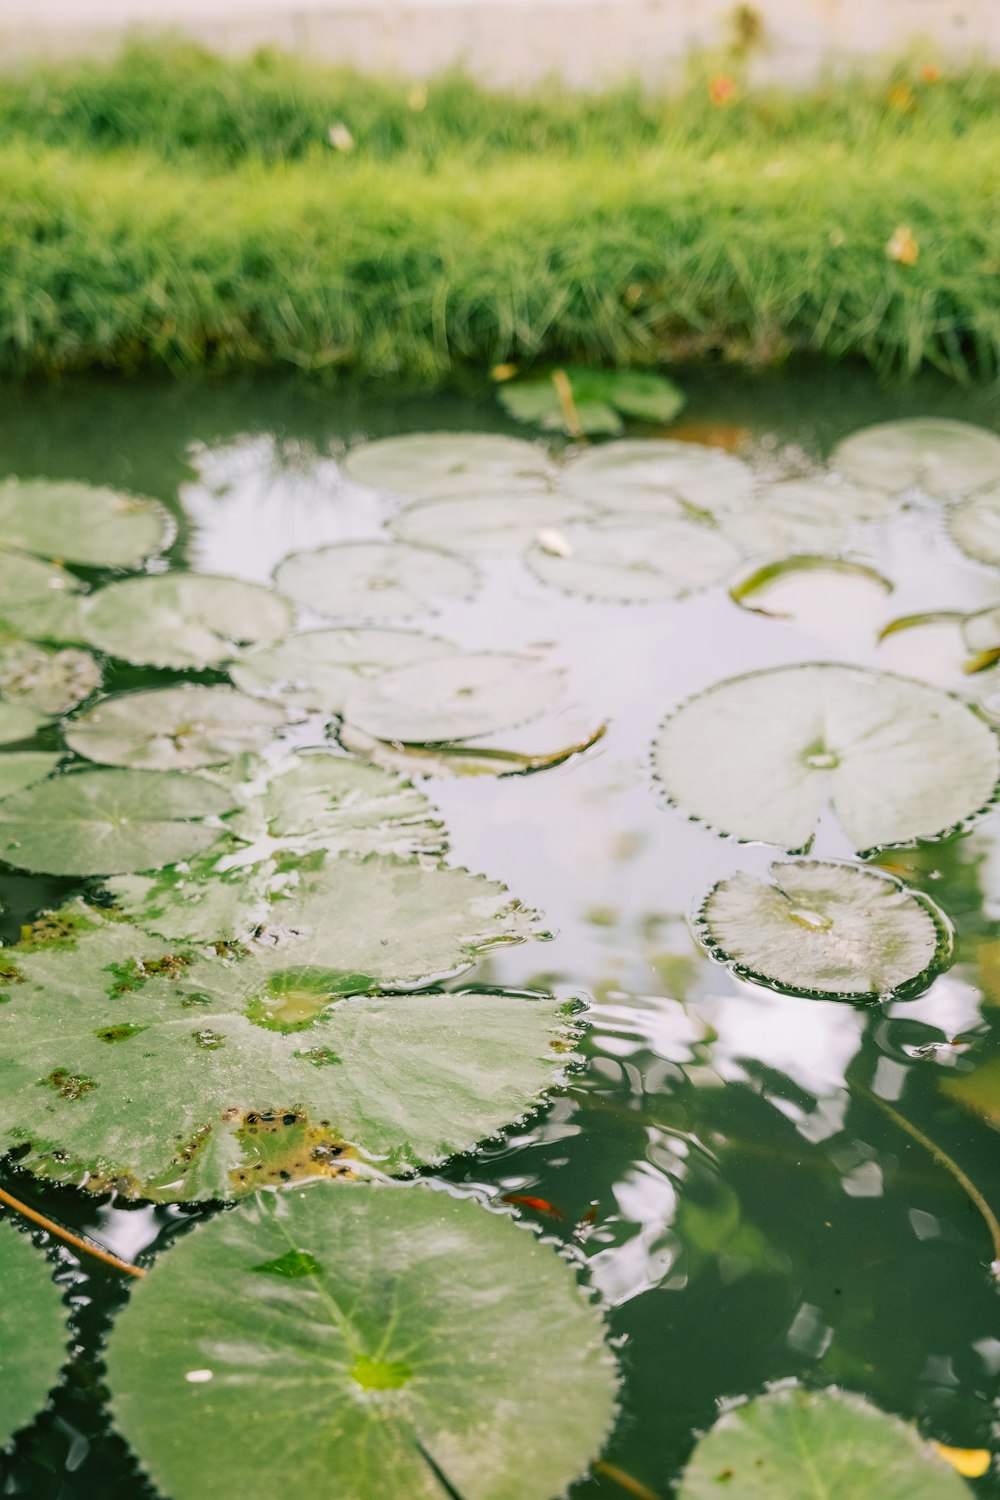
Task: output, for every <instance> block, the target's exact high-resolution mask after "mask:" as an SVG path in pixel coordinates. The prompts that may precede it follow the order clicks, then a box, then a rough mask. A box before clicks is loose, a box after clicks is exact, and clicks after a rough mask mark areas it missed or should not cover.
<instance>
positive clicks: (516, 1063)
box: [0, 859, 577, 1202]
mask: <svg viewBox="0 0 1000 1500" xmlns="http://www.w3.org/2000/svg"><path fill="white" fill-rule="evenodd" d="M332 867H333V871H334V876H333V878H331V879H327V880H326V881H325V882H320V883H319V884H317V885H314V886H313V887H312V888H311V889H310V890H308V891H302V890H300V891H299V893H298V894H297V895H295V896H292V897H291V898H289V899H288V900H287V901H286V902H285V906H286V908H287V910H288V918H287V919H288V920H289V921H290V922H294V921H299V920H302V921H303V922H304V923H307V924H308V929H307V930H306V931H305V932H304V933H303V932H299V931H296V932H289V931H288V930H287V929H280V930H279V929H278V928H276V927H274V928H272V929H270V930H269V933H268V936H267V937H261V938H257V939H252V940H249V941H248V942H247V943H245V944H229V945H218V947H217V946H216V945H211V946H202V947H198V946H196V945H192V944H183V943H175V944H171V945H168V944H167V943H165V942H164V941H163V940H162V939H159V938H156V937H153V936H151V935H149V934H148V933H145V932H142V931H141V930H140V929H138V928H136V927H134V926H132V925H131V924H130V923H128V922H124V921H121V920H117V921H115V920H105V919H104V918H103V917H102V916H101V914H100V913H99V912H97V911H95V910H93V909H91V908H86V907H82V906H77V907H71V908H69V909H68V910H67V911H64V912H62V913H56V914H54V915H52V916H50V917H49V918H48V919H47V921H44V922H42V923H41V924H40V927H41V936H36V935H35V933H34V932H32V933H31V934H30V935H29V937H28V939H27V940H26V941H25V942H23V943H21V944H18V945H16V946H14V947H12V948H9V949H5V950H4V954H5V958H6V961H7V962H8V964H10V965H12V966H14V967H15V968H16V971H17V976H18V977H17V981H16V982H15V983H13V984H11V985H10V986H9V989H8V990H7V992H6V993H7V1000H6V1003H5V1004H3V1005H0V1042H2V1047H0V1149H8V1150H9V1149H12V1148H14V1147H20V1154H19V1161H20V1162H21V1164H22V1165H23V1166H25V1167H27V1168H30V1169H31V1170H32V1171H34V1172H36V1173H38V1174H39V1175H41V1176H44V1177H49V1178H53V1179H57V1180H60V1181H70V1182H74V1183H82V1184H83V1185H85V1186H87V1187H89V1188H90V1189H91V1190H92V1191H95V1192H101V1191H107V1190H108V1189H111V1188H113V1189H114V1190H116V1191H118V1192H120V1193H122V1194H124V1195H126V1196H130V1197H145V1198H152V1199H157V1200H161V1201H164V1202H168V1201H169V1202H174V1201H178V1202H180V1201H183V1202H188V1201H193V1200H197V1199H206V1198H232V1197H234V1196H239V1195H240V1194H241V1193H244V1192H247V1191H250V1190H252V1189H253V1188H254V1187H258V1186H262V1185H274V1184H280V1183H281V1182H284V1181H288V1180H300V1179H304V1178H308V1177H331V1176H338V1175H341V1174H342V1173H343V1171H344V1170H345V1167H348V1166H349V1167H351V1168H352V1169H354V1170H356V1169H358V1167H359V1163H370V1164H374V1165H375V1166H376V1167H377V1168H379V1169H380V1170H384V1171H393V1172H395V1171H402V1170H406V1169H408V1168H411V1167H415V1166H419V1165H422V1164H424V1163H427V1162H436V1161H440V1160H442V1159H443V1158H445V1157H446V1156H448V1155H450V1154H452V1153H454V1152H455V1151H464V1150H469V1149H471V1148H472V1147H473V1146H474V1145H475V1144H476V1143H477V1142H478V1141H480V1140H482V1139H484V1138H486V1137H488V1136H490V1135H494V1134H495V1133H496V1132H497V1131H498V1130H499V1129H501V1127H503V1126H505V1125H507V1124H509V1123H511V1122H512V1121H514V1120H516V1119H518V1118H519V1117H520V1116H522V1115H523V1114H524V1113H525V1111H527V1110H529V1109H531V1108H533V1107H534V1106H535V1105H536V1104H537V1103H538V1102H539V1101H540V1100H541V1099H542V1097H543V1096H544V1095H545V1093H546V1091H547V1090H548V1089H550V1088H552V1087H553V1086H554V1085H555V1084H556V1083H557V1082H558V1081H559V1080H560V1079H561V1077H562V1071H561V1070H562V1069H563V1068H564V1066H565V1063H566V1052H567V1049H568V1048H570V1047H571V1046H572V1042H573V1038H574V1036H575V1032H576V1024H577V1023H576V1022H575V1021H574V1019H573V1017H572V1015H570V1014H568V1013H567V1011H566V1007H565V1006H564V1005H563V1004H562V1003H561V1002H559V1001H557V1000H555V999H553V998H552V997H551V996H534V997H532V996H530V995H526V994H524V993H516V994H515V993H504V992H497V993H493V992H490V993H486V992H479V993H468V992H461V991H458V992H453V993H447V994H445V993H442V992H440V991H435V992H425V993H422V994H398V995H363V994H358V993H357V992H358V990H359V988H360V987H361V986H362V985H363V984H364V983H366V982H367V980H368V976H367V975H365V974H364V973H361V974H357V973H354V974H352V973H351V970H356V969H357V968H358V967H359V966H360V967H361V968H362V970H364V969H367V970H369V971H372V972H374V974H375V975H376V977H378V976H379V975H380V974H384V975H392V976H395V975H397V974H400V973H404V972H405V973H408V974H413V973H416V972H417V970H418V969H419V970H423V969H427V968H432V967H434V966H441V965H443V964H445V963H451V964H452V965H453V966H454V965H455V964H456V962H462V961H465V962H468V961H469V960H471V958H472V957H473V956H474V955H475V953H476V951H477V948H478V947H481V946H485V945H486V944H488V943H489V942H490V941H509V940H511V939H512V936H513V934H514V933H515V932H516V931H517V930H518V928H517V917H516V913H514V914H513V915H512V913H511V911H510V903H509V900H507V899H506V893H505V892H503V891H502V890H501V889H500V888H499V887H497V886H494V885H490V884H489V882H485V881H482V880H474V879H473V877H471V876H469V875H468V874H466V873H465V872H464V871H458V870H446V871H442V870H440V869H431V870H427V869H421V867H420V866H410V867H406V866H403V865H400V864H395V863H393V862H391V861H388V860H386V861H378V862H376V861H369V862H368V863H367V864H362V863H358V862H356V861H350V860H347V859H341V860H335V861H333V862H332ZM373 870H377V871H379V872H380V878H379V877H375V878H372V877H371V876H370V875H369V874H368V872H371V871H373ZM414 872H416V874H417V876H418V877H419V876H423V877H425V884H424V886H423V888H420V889H418V887H417V885H416V883H415V881H414V879H413V873H414ZM394 876H395V877H396V879H397V881H398V882H400V883H397V885H395V886H394V885H393V877H394ZM449 877H450V878H449ZM352 878H353V879H355V881H357V880H358V879H359V878H360V881H361V883H362V885H363V888H364V892H365V894H367V895H368V896H369V897H370V896H376V897H377V898H378V899H379V900H380V901H381V902H382V905H381V906H379V907H375V906H374V905H368V906H367V907H365V906H364V905H363V902H361V901H358V900H356V899H354V898H353V897H352V895H351V892H350V889H349V888H350V885H351V881H352ZM435 902H436V903H437V906H438V907H440V906H441V905H443V906H444V910H439V909H436V908H435V905H434V903H435ZM477 908H478V909H477ZM521 927H522V928H525V929H526V924H525V923H524V922H523V921H522V923H521ZM67 930H68V931H69V933H70V937H69V938H65V937H63V936H62V933H63V932H64V931H67ZM50 932H55V933H56V934H57V937H56V939H55V940H54V941H50V940H49V937H48V934H49V933H50ZM383 936H385V937H386V939H387V942H388V946H387V947H383V946H382V937H383ZM332 964H336V965H338V966H339V967H338V968H337V969H336V970H335V969H334V968H333V967H331V965H332ZM352 980H353V984H352ZM352 989H353V991H354V994H353V996H352V994H351V991H352ZM25 1148H27V1149H25Z"/></svg>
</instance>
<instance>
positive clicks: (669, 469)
mask: <svg viewBox="0 0 1000 1500" xmlns="http://www.w3.org/2000/svg"><path fill="white" fill-rule="evenodd" d="M563 488H564V489H565V490H566V492H567V493H568V494H570V495H574V496H576V497H578V498H579V499H581V500H586V501H589V502H590V503H592V504H593V505H597V506H599V507H600V508H601V509H602V510H614V511H620V510H623V511H627V512H629V513H630V514H631V515H637V514H640V513H651V514H655V515H669V514H671V513H673V514H680V513H683V512H685V511H690V510H692V509H693V510H696V511H709V512H711V513H713V514H714V513H715V512H717V511H723V510H729V509H730V508H731V507H733V506H736V505H740V504H742V503H743V502H744V501H746V500H749V498H750V495H751V493H752V491H753V475H752V474H751V472H750V470H749V468H748V467H747V466H746V464H745V463H743V462H742V461H741V460H740V459H738V458H733V457H732V456H731V455H730V454H728V453H720V452H719V451H718V449H717V448H707V447H702V446H700V445H699V444H698V443H678V442H673V441H671V440H669V439H664V438H638V439H633V440H626V441H624V442H618V443H605V444H603V445H602V446H601V447H600V448H592V449H591V450H590V451H589V452H588V453H584V454H583V455H582V456H581V457H579V458H575V459H572V460H571V461H570V462H569V463H568V464H567V465H566V469H565V473H564V475H563Z"/></svg>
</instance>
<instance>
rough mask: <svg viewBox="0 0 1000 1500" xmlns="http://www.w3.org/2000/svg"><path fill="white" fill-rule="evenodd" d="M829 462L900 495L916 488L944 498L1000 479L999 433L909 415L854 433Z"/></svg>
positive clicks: (860, 480) (868, 483)
mask: <svg viewBox="0 0 1000 1500" xmlns="http://www.w3.org/2000/svg"><path fill="white" fill-rule="evenodd" d="M830 462H831V464H832V465H833V467H834V468H835V469H838V470H839V471H840V473H841V474H843V475H844V476H845V477H846V478H847V479H850V480H853V481H854V483H855V484H859V485H863V486H865V488H870V489H876V490H885V491H886V492H887V493H888V494H890V495H898V494H900V493H902V491H903V490H908V489H912V488H914V487H916V488H917V489H920V490H923V491H924V492H925V493H926V494H928V495H933V496H935V497H936V498H938V499H941V500H946V499H948V498H950V497H951V496H954V495H964V494H967V493H968V492H969V491H970V490H979V489H983V488H984V486H985V485H988V484H993V483H995V482H996V481H997V480H1000V437H997V436H996V435H995V433H992V432H987V431H986V429H985V428H984V427H973V426H972V425H971V423H969V422H952V421H948V420H945V419H942V418H937V417H911V418H909V419H908V420H906V421H903V422H879V423H877V424H876V425H875V426H874V427H863V428H862V429H861V430H860V432H853V433H852V434H851V436H850V437H848V438H845V439H844V440H843V442H841V443H838V444H837V446H836V448H835V449H834V450H833V454H832V456H831V459H830Z"/></svg>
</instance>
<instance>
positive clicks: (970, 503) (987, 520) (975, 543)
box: [945, 489, 1000, 568]
mask: <svg viewBox="0 0 1000 1500" xmlns="http://www.w3.org/2000/svg"><path fill="white" fill-rule="evenodd" d="M945 525H946V526H947V528H948V535H949V536H950V537H951V539H952V541H953V542H954V543H955V546H956V547H958V548H959V549H960V550H961V551H962V552H964V553H965V555H966V557H971V558H972V560H973V562H981V563H987V564H988V565H989V566H990V567H991V568H1000V489H989V490H984V491H983V493H982V494H980V495H970V496H969V498H968V499H967V500H960V501H959V503H958V504H957V505H952V506H949V508H948V511H947V513H946V520H945Z"/></svg>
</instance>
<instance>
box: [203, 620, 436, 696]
mask: <svg viewBox="0 0 1000 1500" xmlns="http://www.w3.org/2000/svg"><path fill="white" fill-rule="evenodd" d="M454 650H455V647H454V646H453V645H452V644H451V642H450V641H446V640H442V638H441V637H440V636H439V635H422V634H421V633H420V632H418V631H415V630H380V629H378V628H376V627H372V626H369V627H366V628H362V629H359V630H344V629H342V630H307V631H303V633H302V634H301V635H293V636H289V638H288V640H287V641H283V642H282V643H281V645H279V646H268V647H265V648H264V649H263V650H260V651H249V652H247V654H246V656H244V657H242V658H241V660H240V661H238V662H234V663H233V665H232V666H231V667H230V668H229V675H230V677H231V678H232V679H233V681H234V682H235V683H236V686H237V687H239V688H242V689H243V691H244V692H246V693H256V694H260V695H261V696H262V697H264V698H278V699H279V700H280V701H281V702H282V703H290V704H293V705H295V706H297V707H300V708H309V709H313V710H316V711H318V712H322V713H326V714H337V713H340V711H341V709H342V708H343V705H344V700H345V698H346V697H347V695H348V693H350V691H351V689H352V688H353V687H355V685H356V684H357V682H358V680H359V679H362V680H363V679H365V678H367V677H375V676H377V675H378V673H379V672H388V671H391V670H392V669H393V668H394V667H408V666H411V665H412V664H413V663H414V662H418V661H433V660H434V659H435V658H436V657H439V656H451V655H452V653H453V652H454Z"/></svg>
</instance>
